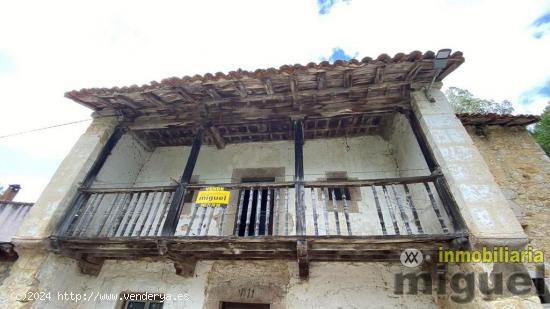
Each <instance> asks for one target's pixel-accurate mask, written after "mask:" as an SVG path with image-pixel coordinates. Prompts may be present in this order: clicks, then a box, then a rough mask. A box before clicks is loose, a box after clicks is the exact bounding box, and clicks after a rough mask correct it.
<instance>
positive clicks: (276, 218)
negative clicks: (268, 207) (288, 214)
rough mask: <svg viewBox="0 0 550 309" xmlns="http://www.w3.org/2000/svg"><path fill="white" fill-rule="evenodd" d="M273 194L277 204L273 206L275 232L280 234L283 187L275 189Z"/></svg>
mask: <svg viewBox="0 0 550 309" xmlns="http://www.w3.org/2000/svg"><path fill="white" fill-rule="evenodd" d="M273 194H275V205H274V206H273V227H274V233H273V234H274V235H279V195H280V194H281V189H279V188H276V189H274V191H273Z"/></svg>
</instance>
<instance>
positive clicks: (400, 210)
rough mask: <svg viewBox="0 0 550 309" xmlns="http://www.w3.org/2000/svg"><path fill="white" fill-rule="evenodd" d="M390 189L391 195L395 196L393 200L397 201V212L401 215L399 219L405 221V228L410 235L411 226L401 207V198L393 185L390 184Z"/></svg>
mask: <svg viewBox="0 0 550 309" xmlns="http://www.w3.org/2000/svg"><path fill="white" fill-rule="evenodd" d="M391 190H392V192H393V195H394V196H395V201H396V202H397V207H399V214H400V215H401V220H403V222H404V223H405V229H406V230H407V234H409V235H411V234H412V230H411V226H410V224H409V218H408V217H407V214H406V213H405V209H403V204H401V199H400V198H399V196H398V195H397V192H396V191H395V187H394V185H391Z"/></svg>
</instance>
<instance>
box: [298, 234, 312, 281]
mask: <svg viewBox="0 0 550 309" xmlns="http://www.w3.org/2000/svg"><path fill="white" fill-rule="evenodd" d="M296 255H297V257H298V269H299V273H300V279H302V280H307V279H309V256H308V247H307V240H305V239H301V240H298V241H297V242H296Z"/></svg>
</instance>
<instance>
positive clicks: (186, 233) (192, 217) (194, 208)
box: [185, 203, 200, 236]
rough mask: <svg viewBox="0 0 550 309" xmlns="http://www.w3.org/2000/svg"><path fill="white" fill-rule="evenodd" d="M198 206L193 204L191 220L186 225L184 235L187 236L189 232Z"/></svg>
mask: <svg viewBox="0 0 550 309" xmlns="http://www.w3.org/2000/svg"><path fill="white" fill-rule="evenodd" d="M199 207H200V206H199V204H196V203H194V204H193V212H192V213H191V220H190V221H189V226H188V227H187V232H185V236H189V234H191V229H192V228H193V223H194V222H195V217H197V211H198V209H199Z"/></svg>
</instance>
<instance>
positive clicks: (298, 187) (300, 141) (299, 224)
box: [294, 120, 305, 235]
mask: <svg viewBox="0 0 550 309" xmlns="http://www.w3.org/2000/svg"><path fill="white" fill-rule="evenodd" d="M294 183H295V185H294V188H295V194H296V235H305V226H304V225H305V212H304V127H303V122H302V121H301V120H295V121H294Z"/></svg>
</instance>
